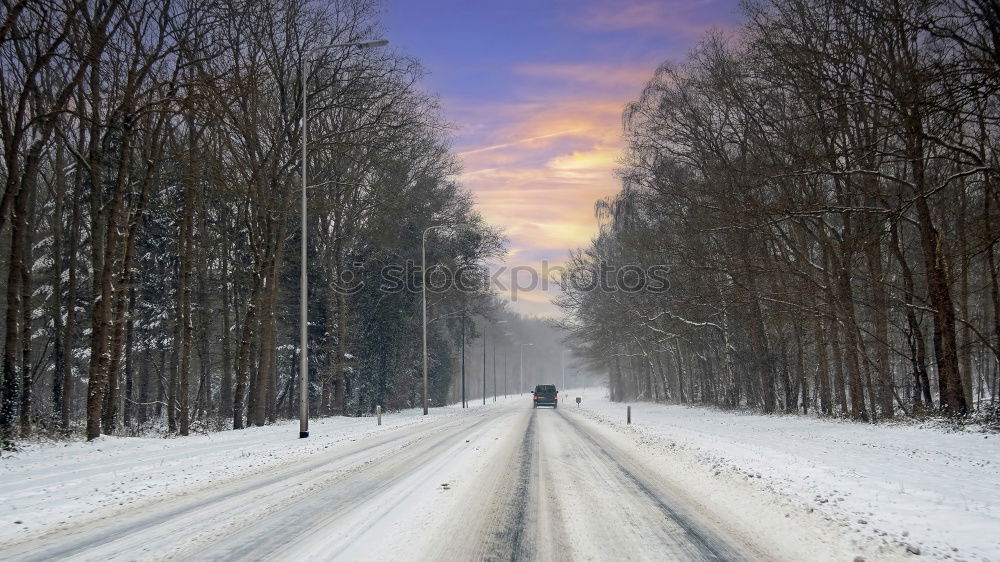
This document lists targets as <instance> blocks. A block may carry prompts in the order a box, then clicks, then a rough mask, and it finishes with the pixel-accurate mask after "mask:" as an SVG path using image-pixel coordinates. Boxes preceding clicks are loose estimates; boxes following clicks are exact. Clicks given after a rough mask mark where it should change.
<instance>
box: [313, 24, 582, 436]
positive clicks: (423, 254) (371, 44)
mask: <svg viewBox="0 0 1000 562" xmlns="http://www.w3.org/2000/svg"><path fill="white" fill-rule="evenodd" d="M387 44H389V42H388V41H387V40H385V39H377V40H372V41H354V42H350V43H334V44H331V45H324V46H322V47H316V48H313V49H303V51H302V55H301V75H302V83H301V88H302V201H301V205H302V207H301V214H302V226H301V229H302V230H301V248H300V251H301V258H300V262H301V263H300V268H301V269H300V271H299V349H300V353H299V438H305V437H309V353H308V349H309V330H308V328H309V307H308V298H309V290H308V288H309V272H308V268H307V263H308V262H307V249H308V239H307V224H308V223H307V220H306V217H307V212H308V205H307V201H308V199H307V197H306V193H307V191H308V188H309V186H308V179H307V164H308V156H309V148H308V143H309V134H308V128H309V114H308V112H309V105H308V72H307V71H308V67H307V65H308V63H309V61H310V58H309V56H310V55H312V54H314V53H318V52H325V51H329V50H331V49H337V48H341V49H350V48H352V47H357V48H359V49H371V48H376V47H383V46H385V45H387ZM467 227H469V225H467V224H458V225H435V226H430V227H427V228H426V229H424V231H423V234H422V235H421V238H420V262H421V272H423V273H422V274H423V275H426V271H427V234H428V233H430V232H431V231H433V230H441V229H455V228H467ZM425 281H426V279H425ZM421 286H422V297H421V298H422V301H423V303H422V305H423V409H424V415H425V416H426V415H427V413H428V409H427V408H428V399H427V284H426V282H424V283H421ZM504 322H506V321H505V320H500V321H498V322H497V323H504ZM504 335H510V334H509V333H505V334H504ZM462 341H463V351H462V405H463V407H464V406H466V405H467V403H466V398H465V351H464V341H465V339H464V316H463V340H462ZM533 345H534V344H532V343H528V344H525V343H522V344H520V346H521V358H520V359H521V360H520V365H519V370H520V384H519V385H518V386H519V393H520V394H523V393H524V348H525V346H529V347H530V346H533ZM506 372H507V355H506V352H505V353H504V397H505V398H506V395H507V375H506ZM565 383H566V370H565V366H564V367H563V385H564V386H565ZM496 390H497V389H496V342H495V341H494V344H493V391H494V396H493V400H494V401H496ZM483 403H484V404H485V403H486V337H485V334H484V336H483Z"/></svg>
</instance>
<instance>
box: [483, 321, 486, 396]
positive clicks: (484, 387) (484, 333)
mask: <svg viewBox="0 0 1000 562" xmlns="http://www.w3.org/2000/svg"><path fill="white" fill-rule="evenodd" d="M485 405H486V326H483V406H485Z"/></svg>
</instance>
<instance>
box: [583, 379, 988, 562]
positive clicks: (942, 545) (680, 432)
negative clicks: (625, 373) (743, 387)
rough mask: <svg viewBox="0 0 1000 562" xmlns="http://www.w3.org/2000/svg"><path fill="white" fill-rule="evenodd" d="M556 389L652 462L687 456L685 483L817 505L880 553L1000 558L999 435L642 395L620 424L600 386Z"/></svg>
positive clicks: (618, 409)
mask: <svg viewBox="0 0 1000 562" xmlns="http://www.w3.org/2000/svg"><path fill="white" fill-rule="evenodd" d="M563 394H564V396H567V397H575V396H581V395H582V397H583V403H582V407H581V408H580V413H581V414H583V415H584V416H586V417H589V418H591V419H592V420H594V421H597V422H599V423H601V424H602V425H604V426H606V428H607V429H608V430H609V431H611V432H614V433H617V434H620V435H627V436H630V437H631V438H632V440H633V441H634V443H635V444H636V446H637V448H638V449H640V450H644V451H645V452H646V455H647V456H648V457H651V458H653V459H654V460H656V459H657V458H658V462H659V463H660V465H661V466H664V467H676V466H678V464H681V465H685V463H686V466H688V467H689V468H690V472H689V473H688V474H686V475H685V477H686V478H687V480H688V481H689V483H690V485H691V486H702V485H703V486H705V487H706V488H707V489H713V490H716V491H718V490H724V489H726V488H729V489H732V488H733V486H736V485H743V486H749V487H750V489H751V490H754V491H756V492H759V493H754V494H753V495H754V496H755V497H756V498H757V499H758V500H759V499H763V500H764V501H767V499H766V498H767V496H768V495H771V496H772V497H773V498H774V500H775V501H776V502H779V503H782V504H784V505H785V507H784V509H785V510H786V511H788V510H795V511H793V512H792V513H791V514H790V515H791V517H790V518H792V519H796V520H797V518H799V517H800V515H799V514H801V513H802V511H805V512H807V513H818V514H820V515H821V516H823V517H824V518H825V519H827V520H829V521H830V522H831V523H833V524H836V525H838V526H841V527H843V528H844V530H847V531H848V532H849V533H851V534H852V535H854V536H857V537H858V539H859V541H869V542H870V541H872V540H874V541H875V542H876V544H882V545H883V548H884V550H883V552H885V553H890V552H894V551H896V552H898V551H902V552H907V550H906V549H907V547H910V549H909V552H908V554H910V555H912V554H914V552H915V551H919V552H920V553H921V554H922V555H925V556H927V555H930V556H931V557H933V558H935V559H949V558H950V559H957V560H1000V435H997V434H985V433H975V432H948V431H946V430H943V429H935V428H928V427H917V426H913V425H870V424H862V423H851V422H843V421H828V420H819V419H814V418H808V417H803V416H763V415H752V414H739V413H732V412H723V411H719V410H713V409H706V408H700V407H684V406H672V405H662V404H650V403H642V402H639V403H634V404H631V406H632V425H631V426H626V425H625V414H626V404H619V403H612V402H610V401H609V400H608V399H607V393H606V391H604V390H602V389H586V390H582V391H572V390H571V391H566V392H564V393H563ZM572 407H573V408H574V409H576V406H575V405H573V406H572ZM699 468H700V469H701V470H699ZM698 473H701V474H705V473H708V474H709V475H710V476H711V477H712V480H711V481H709V482H703V481H702V480H703V479H698V478H696V476H697V474H698ZM723 497H724V494H723ZM733 501H734V502H737V503H739V502H742V501H743V500H742V499H740V498H735V497H734V498H733Z"/></svg>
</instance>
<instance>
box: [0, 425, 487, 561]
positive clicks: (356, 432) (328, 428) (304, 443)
mask: <svg viewBox="0 0 1000 562" xmlns="http://www.w3.org/2000/svg"><path fill="white" fill-rule="evenodd" d="M475 410H476V408H471V409H469V410H462V409H461V407H460V406H448V407H444V408H435V409H433V410H432V411H431V414H432V415H430V416H426V417H425V416H422V415H421V414H422V411H421V410H420V409H419V408H416V409H412V410H404V411H402V412H398V413H391V414H385V415H383V418H382V424H383V425H382V426H377V425H376V423H375V418H374V417H362V418H343V417H334V418H324V419H320V420H311V421H310V424H309V425H310V427H309V429H310V437H309V438H307V439H299V438H298V431H299V427H298V422H297V421H286V422H281V423H278V424H275V425H269V426H264V427H251V428H248V429H243V430H238V431H222V432H215V433H207V434H202V435H191V436H189V437H177V438H166V439H165V438H153V437H111V436H102V437H100V438H98V439H96V440H94V441H92V442H89V443H87V442H81V441H72V442H27V443H19V447H20V450H19V451H18V452H15V453H5V454H4V455H3V457H0V543H3V542H5V541H8V540H11V539H16V538H22V537H25V536H28V535H33V534H35V533H38V532H40V531H44V530H46V529H49V528H53V527H57V526H61V525H64V524H71V523H77V522H80V521H81V520H86V519H88V518H90V517H95V516H99V515H100V514H102V513H103V512H107V511H108V510H109V509H118V508H119V507H121V506H127V505H129V504H135V503H140V502H143V501H147V500H153V499H157V498H162V497H169V496H172V495H176V494H178V493H183V492H186V491H189V490H192V489H196V488H201V487H204V486H212V485H213V484H215V483H219V482H223V481H227V480H231V479H233V478H237V477H240V476H243V475H249V474H253V473H256V472H260V471H263V470H267V469H271V468H275V467H278V466H281V465H285V464H289V463H294V462H299V461H301V460H302V459H303V458H307V457H309V456H311V455H314V454H316V453H319V452H321V451H323V450H324V449H328V448H330V447H333V446H336V445H338V444H341V443H345V442H350V441H355V440H359V439H365V438H366V437H368V436H371V435H374V434H377V433H380V432H386V431H392V430H394V429H400V428H404V427H409V426H415V425H418V424H426V423H440V422H441V421H442V419H443V418H450V417H453V416H461V415H469V414H471V413H473V412H475Z"/></svg>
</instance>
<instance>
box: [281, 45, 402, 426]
mask: <svg viewBox="0 0 1000 562" xmlns="http://www.w3.org/2000/svg"><path fill="white" fill-rule="evenodd" d="M388 44H389V42H388V41H386V40H385V39H378V40H375V41H354V42H351V43H334V44H332V45H324V46H322V47H316V48H313V49H303V50H302V69H301V71H302V233H301V238H302V249H301V250H302V257H301V262H302V264H301V270H300V271H299V349H300V351H299V438H300V439H301V438H304V437H309V347H308V346H309V307H308V303H307V299H308V298H309V290H308V288H309V271H308V269H307V267H306V248H307V240H306V235H307V232H308V230H307V223H306V212H307V206H306V190H307V189H308V187H307V183H306V164H307V157H308V142H309V135H308V129H309V105H308V97H309V95H308V94H309V90H308V88H307V87H306V86H307V74H306V64H307V63H308V62H309V55H310V54H312V53H316V52H319V51H327V50H330V49H336V48H344V49H346V48H350V47H358V48H359V49H371V48H373V47H382V46H384V45H388Z"/></svg>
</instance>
